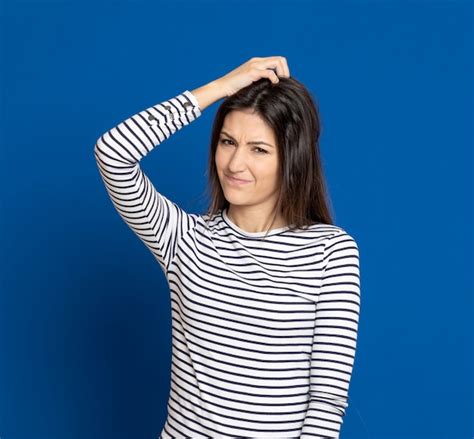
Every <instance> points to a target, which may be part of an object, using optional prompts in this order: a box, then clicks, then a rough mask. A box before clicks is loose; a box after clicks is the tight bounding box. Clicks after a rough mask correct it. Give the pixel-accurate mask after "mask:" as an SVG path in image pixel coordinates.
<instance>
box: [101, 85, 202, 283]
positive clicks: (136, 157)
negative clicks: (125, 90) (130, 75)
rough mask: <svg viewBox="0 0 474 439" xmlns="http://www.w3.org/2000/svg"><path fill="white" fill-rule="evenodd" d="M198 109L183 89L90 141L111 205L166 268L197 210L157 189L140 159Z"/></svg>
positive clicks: (196, 103)
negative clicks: (181, 206) (145, 172)
mask: <svg viewBox="0 0 474 439" xmlns="http://www.w3.org/2000/svg"><path fill="white" fill-rule="evenodd" d="M200 115H201V110H200V108H199V104H198V101H197V99H196V97H195V96H194V95H193V94H192V93H191V92H190V91H189V90H185V91H184V92H182V93H180V94H178V95H177V96H175V97H173V98H171V99H168V100H165V101H163V102H161V103H159V104H156V105H153V106H151V107H149V108H147V109H145V110H143V111H140V112H139V113H137V114H135V115H133V116H131V117H129V118H128V119H126V120H124V121H123V122H121V123H120V124H119V125H117V126H115V127H113V128H112V129H110V130H109V131H107V132H105V133H104V134H103V135H102V136H100V138H99V139H98V140H97V142H96V144H95V147H94V154H95V158H96V162H97V166H98V169H99V172H100V175H101V177H102V180H103V182H104V184H105V187H106V189H107V192H108V194H109V196H110V198H111V200H112V203H113V205H114V207H115V208H116V210H117V211H118V213H119V214H120V216H121V217H122V219H123V220H124V221H125V222H126V223H127V225H128V226H129V227H130V228H131V229H132V231H133V232H134V233H135V234H136V235H137V236H138V237H139V238H140V240H141V241H142V242H143V243H144V244H145V245H146V246H147V247H148V249H149V250H150V251H151V252H152V254H153V255H154V257H155V259H156V260H157V261H158V262H159V264H160V266H161V268H162V270H163V271H164V273H165V274H166V273H167V271H168V268H169V266H170V264H171V262H172V260H173V258H174V255H175V254H176V249H177V248H178V244H179V240H180V239H181V237H182V236H183V235H184V234H185V233H186V232H187V231H188V230H189V229H190V228H192V227H193V226H195V225H196V221H197V216H198V215H196V214H189V213H186V212H185V211H184V210H183V209H181V208H180V207H179V206H178V205H176V204H175V203H174V202H172V201H170V200H169V199H168V198H166V197H165V196H164V195H162V194H160V193H159V192H158V191H157V190H156V189H155V187H154V186H153V184H152V183H151V182H150V180H149V179H148V177H147V176H146V175H145V174H144V172H143V170H142V169H141V168H140V160H141V159H142V158H143V157H145V156H146V155H147V154H148V153H149V152H150V151H151V150H152V149H153V148H155V147H156V146H158V145H159V144H160V143H162V142H163V141H164V140H166V139H167V138H169V137H170V136H171V135H172V134H174V133H175V132H177V131H178V130H180V129H181V128H183V127H184V126H186V125H188V124H189V123H190V122H192V121H193V120H195V119H196V118H198V117H199V116H200Z"/></svg>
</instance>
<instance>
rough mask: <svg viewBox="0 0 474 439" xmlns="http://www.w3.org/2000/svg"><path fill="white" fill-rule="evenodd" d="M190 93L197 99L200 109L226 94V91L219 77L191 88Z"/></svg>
mask: <svg viewBox="0 0 474 439" xmlns="http://www.w3.org/2000/svg"><path fill="white" fill-rule="evenodd" d="M191 93H192V94H193V95H194V97H195V98H196V100H197V101H198V103H199V108H200V110H201V111H203V110H204V109H205V108H206V107H208V106H209V105H212V104H213V103H214V102H216V101H218V100H219V99H222V98H225V97H226V96H227V92H226V90H225V88H224V87H223V84H222V83H221V82H220V81H219V79H216V80H214V81H211V82H208V83H207V84H205V85H203V86H202V87H198V88H195V89H194V90H191Z"/></svg>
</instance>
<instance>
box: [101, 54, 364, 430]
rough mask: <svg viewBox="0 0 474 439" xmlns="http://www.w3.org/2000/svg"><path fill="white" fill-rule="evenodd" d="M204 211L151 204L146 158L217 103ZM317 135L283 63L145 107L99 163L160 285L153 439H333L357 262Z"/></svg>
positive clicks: (108, 142)
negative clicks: (166, 294) (162, 353)
mask: <svg viewBox="0 0 474 439" xmlns="http://www.w3.org/2000/svg"><path fill="white" fill-rule="evenodd" d="M221 98H226V99H225V100H224V102H223V103H222V104H221V106H220V108H219V109H218V111H217V114H216V118H215V121H214V124H213V129H212V137H211V152H210V156H209V183H210V189H211V204H210V206H209V209H208V211H207V213H206V214H203V215H200V214H194V213H188V212H185V211H184V210H183V209H181V208H180V207H179V206H177V205H176V204H175V203H174V202H172V201H171V200H169V199H168V198H166V197H165V196H164V195H163V194H161V193H159V192H158V191H157V190H156V189H155V187H154V186H153V184H152V183H151V182H150V180H149V179H148V178H147V176H146V175H145V174H144V173H143V171H142V169H141V168H140V165H139V163H140V160H141V159H143V157H145V156H146V155H147V154H148V153H149V152H150V151H151V150H152V149H153V148H156V147H157V146H158V145H160V144H161V143H163V141H164V140H166V139H167V138H169V137H170V136H171V135H172V134H174V133H176V132H177V131H178V130H179V129H181V128H183V127H184V126H186V125H188V124H189V123H190V122H192V121H194V120H195V119H197V118H198V117H199V116H200V115H201V112H202V111H203V110H204V109H205V108H206V107H208V106H209V105H211V104H212V103H214V102H215V101H217V100H219V99H221ZM319 134H320V124H319V118H318V113H317V110H316V107H315V105H314V103H313V101H312V99H311V97H310V95H309V93H308V92H307V90H306V89H305V88H304V86H303V85H302V84H301V83H299V82H298V81H296V80H295V79H293V78H290V73H289V69H288V65H287V62H286V59H285V58H284V57H279V56H275V57H266V58H252V59H250V60H249V61H247V62H246V63H244V64H242V65H241V66H239V67H238V68H236V69H235V70H233V71H231V72H230V73H228V74H227V75H225V76H223V77H221V78H219V79H216V80H214V81H211V82H210V83H208V84H206V85H204V86H202V87H200V88H197V89H195V90H193V91H192V92H190V91H189V90H185V91H184V92H182V93H180V94H178V95H177V96H175V97H173V98H171V99H168V100H165V101H163V102H161V103H159V104H156V105H154V106H152V107H149V108H147V109H145V110H143V111H141V112H139V113H137V114H135V115H133V116H132V117H130V118H128V119H126V120H125V121H123V122H122V123H120V124H118V125H117V126H116V127H114V128H112V129H111V130H109V131H107V132H106V133H105V134H103V135H102V136H101V137H100V138H99V139H98V140H97V143H96V145H95V157H96V160H97V165H98V168H99V171H100V173H101V176H102V178H103V181H104V184H105V187H106V189H107V191H108V194H109V196H110V198H111V200H112V202H113V204H114V206H115V208H116V209H117V211H118V213H119V214H120V215H121V217H122V218H123V219H124V221H125V222H126V223H127V224H128V225H129V226H130V228H131V229H132V230H133V231H134V232H135V233H136V235H137V236H138V237H139V238H140V239H141V240H142V242H143V243H144V244H145V245H146V246H147V247H148V249H149V250H150V251H151V252H152V254H153V255H154V257H155V258H156V260H157V261H158V263H159V264H160V266H161V268H162V270H163V272H164V274H165V276H166V278H167V280H168V284H169V286H170V293H171V305H172V306H171V311H172V370H171V390H170V395H169V400H168V405H167V407H168V417H167V420H166V423H165V425H164V427H163V429H162V431H161V434H160V438H170V437H178V438H181V437H191V438H204V437H212V438H230V437H251V438H277V437H280V438H281V437H301V438H305V437H319V438H320V437H325V438H327V437H331V438H338V437H339V434H340V427H341V424H342V421H343V416H344V415H345V409H346V408H347V406H348V388H349V382H350V378H351V374H352V368H353V363H354V357H355V349H356V341H357V331H358V321H359V308H360V281H359V251H358V246H357V244H356V242H355V240H354V239H353V238H352V237H351V236H350V235H349V234H348V233H347V232H346V231H345V230H344V229H342V228H341V227H338V226H336V225H333V224H332V221H331V217H330V214H329V209H328V206H327V200H326V196H325V184H324V178H323V172H322V169H321V162H320V158H319V145H318V140H319Z"/></svg>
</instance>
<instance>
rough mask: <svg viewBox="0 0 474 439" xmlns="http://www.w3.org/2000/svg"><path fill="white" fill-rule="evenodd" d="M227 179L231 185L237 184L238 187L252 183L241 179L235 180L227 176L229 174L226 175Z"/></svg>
mask: <svg viewBox="0 0 474 439" xmlns="http://www.w3.org/2000/svg"><path fill="white" fill-rule="evenodd" d="M225 178H226V179H227V181H229V182H230V183H232V184H235V185H237V186H241V185H244V184H247V183H250V180H242V179H240V178H234V177H231V176H230V175H227V174H226V175H225Z"/></svg>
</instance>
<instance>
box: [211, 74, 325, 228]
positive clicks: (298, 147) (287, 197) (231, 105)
mask: <svg viewBox="0 0 474 439" xmlns="http://www.w3.org/2000/svg"><path fill="white" fill-rule="evenodd" d="M279 79H280V81H279V82H278V83H277V84H274V83H272V82H271V81H270V80H269V79H268V78H261V79H259V80H258V81H255V82H253V83H252V84H250V85H248V86H247V87H244V88H242V89H240V90H239V91H238V92H237V93H234V94H233V95H231V96H229V97H227V98H226V99H225V100H224V101H223V102H222V104H221V105H220V106H219V108H218V110H217V112H216V116H215V119H214V122H213V126H212V132H211V142H210V153H209V164H208V188H207V191H208V194H209V195H208V196H209V199H210V203H209V207H208V212H207V213H208V215H210V217H212V216H213V215H214V214H216V213H218V212H219V210H221V209H224V208H226V207H228V206H229V202H228V201H227V200H226V198H225V196H224V192H223V190H222V187H221V184H220V181H219V177H218V174H217V168H216V164H215V154H216V149H217V145H218V142H219V136H220V132H221V129H222V125H223V123H224V119H225V117H226V115H227V114H228V113H229V112H231V111H233V110H243V109H250V110H253V111H254V112H255V113H257V114H258V115H259V116H260V117H261V118H262V119H263V120H264V121H265V122H266V123H267V124H268V125H269V126H270V127H271V128H272V129H273V132H274V134H275V138H276V139H277V150H278V160H279V181H280V189H281V190H280V196H279V198H278V200H277V204H276V207H275V213H276V212H278V211H280V212H281V214H282V216H283V218H285V219H286V222H287V224H288V226H289V227H290V229H295V228H302V227H304V226H308V225H311V224H314V223H324V224H333V221H332V217H331V213H330V209H329V196H328V194H327V190H326V183H325V178H324V174H323V167H322V163H321V157H320V151H319V138H320V134H321V123H320V117H319V113H318V108H317V106H316V104H315V103H314V101H313V98H312V96H311V94H310V93H309V91H308V90H307V89H306V87H305V86H304V85H303V84H302V83H301V82H299V81H297V80H296V79H295V78H292V77H290V78H285V77H282V78H279Z"/></svg>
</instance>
